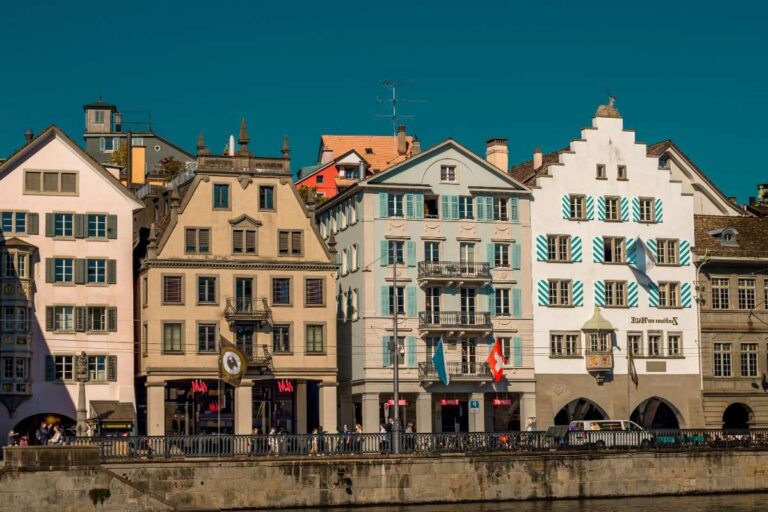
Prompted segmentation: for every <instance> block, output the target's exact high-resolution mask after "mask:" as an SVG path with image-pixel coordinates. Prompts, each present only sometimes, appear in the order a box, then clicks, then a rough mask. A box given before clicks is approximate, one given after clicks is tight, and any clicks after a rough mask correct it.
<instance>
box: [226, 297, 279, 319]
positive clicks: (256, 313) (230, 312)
mask: <svg viewBox="0 0 768 512" xmlns="http://www.w3.org/2000/svg"><path fill="white" fill-rule="evenodd" d="M271 314H272V312H271V310H270V309H269V304H268V302H267V299H266V298H265V297H257V298H242V297H227V304H226V306H225V307H224V316H225V317H226V318H227V320H229V321H233V320H234V321H236V320H266V319H268V318H269V317H270V316H271Z"/></svg>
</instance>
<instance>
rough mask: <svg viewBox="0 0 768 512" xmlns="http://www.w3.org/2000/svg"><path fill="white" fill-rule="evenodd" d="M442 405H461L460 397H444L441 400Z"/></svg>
mask: <svg viewBox="0 0 768 512" xmlns="http://www.w3.org/2000/svg"><path fill="white" fill-rule="evenodd" d="M440 405H441V406H443V407H445V406H455V405H459V399H458V398H451V399H446V398H444V399H442V400H440Z"/></svg>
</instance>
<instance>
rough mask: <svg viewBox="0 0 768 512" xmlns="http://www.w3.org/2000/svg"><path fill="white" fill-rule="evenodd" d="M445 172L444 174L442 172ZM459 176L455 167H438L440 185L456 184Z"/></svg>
mask: <svg viewBox="0 0 768 512" xmlns="http://www.w3.org/2000/svg"><path fill="white" fill-rule="evenodd" d="M444 171H445V172H444ZM458 181H459V175H458V173H457V172H456V166H455V165H447V164H446V165H441V166H440V183H458Z"/></svg>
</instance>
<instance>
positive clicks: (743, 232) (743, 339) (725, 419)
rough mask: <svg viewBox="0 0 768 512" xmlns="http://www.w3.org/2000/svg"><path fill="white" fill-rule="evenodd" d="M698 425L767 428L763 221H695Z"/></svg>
mask: <svg viewBox="0 0 768 512" xmlns="http://www.w3.org/2000/svg"><path fill="white" fill-rule="evenodd" d="M695 223H696V224H695V225H696V266H697V268H698V269H699V272H698V283H699V290H700V292H701V293H700V295H701V300H700V301H699V304H700V305H699V307H700V309H701V339H702V373H703V383H704V421H705V424H706V426H707V427H710V428H728V429H741V428H750V427H754V428H765V427H766V426H768V379H767V378H766V374H767V373H768V366H767V365H766V361H768V357H767V356H768V219H766V218H760V217H723V216H710V215H700V216H696V219H695Z"/></svg>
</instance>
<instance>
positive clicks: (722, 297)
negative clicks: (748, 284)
mask: <svg viewBox="0 0 768 512" xmlns="http://www.w3.org/2000/svg"><path fill="white" fill-rule="evenodd" d="M730 282H731V280H730V279H728V278H726V277H713V278H712V309H729V308H730V303H729V302H730V301H729V296H728V295H729V287H730Z"/></svg>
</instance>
